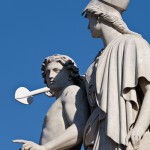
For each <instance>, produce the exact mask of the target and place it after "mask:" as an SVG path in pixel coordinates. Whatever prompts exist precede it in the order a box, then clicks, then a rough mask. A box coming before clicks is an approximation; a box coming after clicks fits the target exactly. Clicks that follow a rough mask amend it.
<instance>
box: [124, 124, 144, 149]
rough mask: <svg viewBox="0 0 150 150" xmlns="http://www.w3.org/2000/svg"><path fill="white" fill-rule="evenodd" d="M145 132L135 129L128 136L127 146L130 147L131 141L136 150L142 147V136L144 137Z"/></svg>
mask: <svg viewBox="0 0 150 150" xmlns="http://www.w3.org/2000/svg"><path fill="white" fill-rule="evenodd" d="M144 133H145V132H144V131H142V130H140V129H137V128H136V127H134V128H133V129H132V130H131V131H130V132H129V133H128V135H127V137H126V145H127V146H128V143H129V140H131V143H132V145H133V148H134V150H137V149H138V148H139V145H140V141H141V139H142V136H143V135H144Z"/></svg>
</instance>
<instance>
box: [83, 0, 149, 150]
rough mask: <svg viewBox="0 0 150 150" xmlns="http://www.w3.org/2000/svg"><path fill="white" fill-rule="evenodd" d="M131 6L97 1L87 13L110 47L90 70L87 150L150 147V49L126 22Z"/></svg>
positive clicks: (122, 1) (96, 33)
mask: <svg viewBox="0 0 150 150" xmlns="http://www.w3.org/2000/svg"><path fill="white" fill-rule="evenodd" d="M117 2H118V1H117ZM128 4H129V0H120V1H119V3H116V1H115V0H111V1H109V0H91V1H90V3H89V4H88V5H87V6H86V8H85V9H84V11H83V14H85V17H86V18H88V19H89V25H88V28H89V29H90V31H91V34H92V37H94V38H101V39H102V41H103V43H104V46H105V48H104V50H103V53H98V54H97V55H96V58H95V60H94V62H93V63H92V64H91V66H90V67H89V69H88V70H87V72H86V90H87V93H88V100H89V103H90V107H91V112H92V114H91V116H90V118H89V120H88V122H87V125H86V127H85V134H84V145H85V149H87V150H125V149H128V150H132V149H140V150H145V149H150V142H149V141H150V133H149V130H148V128H149V125H150V117H149V114H150V107H149V106H150V100H149V99H150V67H149V60H150V47H149V44H148V43H147V42H146V41H145V40H144V39H143V38H142V37H141V36H140V35H139V34H137V33H135V32H133V31H131V30H129V28H128V27H127V25H126V24H125V22H124V21H123V20H122V17H121V15H122V13H123V11H124V10H125V9H126V8H127V6H128ZM145 136H146V137H147V138H145ZM142 143H148V144H142ZM148 147H149V148H148Z"/></svg>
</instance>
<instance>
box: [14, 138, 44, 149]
mask: <svg viewBox="0 0 150 150" xmlns="http://www.w3.org/2000/svg"><path fill="white" fill-rule="evenodd" d="M13 142H14V143H21V144H23V145H22V149H21V150H45V148H44V146H42V145H38V144H36V143H34V142H32V141H26V140H13Z"/></svg>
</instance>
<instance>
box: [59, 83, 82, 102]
mask: <svg viewBox="0 0 150 150" xmlns="http://www.w3.org/2000/svg"><path fill="white" fill-rule="evenodd" d="M83 92H84V91H83V89H82V88H81V87H79V86H77V85H70V86H68V87H67V88H65V90H64V91H63V94H62V98H63V100H64V101H67V100H68V99H69V100H70V99H72V100H73V99H76V98H77V97H78V98H79V97H82V95H83ZM77 95H78V96H77Z"/></svg>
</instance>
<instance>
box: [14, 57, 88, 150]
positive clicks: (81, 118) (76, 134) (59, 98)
mask: <svg viewBox="0 0 150 150" xmlns="http://www.w3.org/2000/svg"><path fill="white" fill-rule="evenodd" d="M42 70H43V78H44V82H45V83H46V84H47V87H48V88H50V89H51V92H52V93H53V95H54V96H55V97H56V101H55V102H54V103H53V104H52V106H51V107H50V109H49V110H48V112H47V114H46V117H45V120H44V124H43V130H42V133H41V139H40V144H36V143H34V142H31V141H26V140H14V141H13V142H15V143H22V144H23V146H22V150H80V149H81V145H82V141H83V131H84V127H85V124H86V121H87V119H88V117H89V105H88V101H87V98H86V94H85V90H84V85H83V80H82V78H81V77H80V75H79V72H78V68H77V66H76V64H75V62H74V61H73V60H72V59H71V58H70V57H68V56H66V55H53V56H50V57H47V58H46V59H45V61H44V62H43V65H42Z"/></svg>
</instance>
